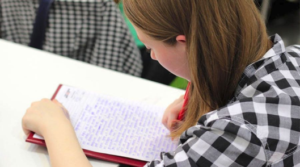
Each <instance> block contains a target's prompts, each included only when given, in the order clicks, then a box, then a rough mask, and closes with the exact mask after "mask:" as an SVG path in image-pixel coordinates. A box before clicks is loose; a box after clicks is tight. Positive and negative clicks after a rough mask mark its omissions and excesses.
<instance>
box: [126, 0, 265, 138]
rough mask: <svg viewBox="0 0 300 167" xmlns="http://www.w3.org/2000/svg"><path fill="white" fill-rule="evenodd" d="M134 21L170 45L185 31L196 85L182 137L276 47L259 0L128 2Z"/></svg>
mask: <svg viewBox="0 0 300 167" xmlns="http://www.w3.org/2000/svg"><path fill="white" fill-rule="evenodd" d="M123 3H124V11H125V13H126V15H127V17H128V18H129V19H130V20H131V22H132V23H133V24H134V25H135V26H137V27H138V28H140V29H141V30H142V31H143V32H144V33H146V34H147V35H149V36H150V37H152V38H154V39H156V40H159V41H164V42H165V43H167V44H169V45H173V44H175V43H176V36H178V35H185V37H186V49H187V57H188V62H189V67H190V76H191V85H190V89H189V101H188V105H187V108H186V112H185V116H184V119H183V121H182V123H181V124H180V126H178V127H177V129H175V130H174V131H173V132H172V133H171V136H172V137H178V136H180V134H181V133H183V131H185V130H186V129H187V128H189V127H191V126H193V125H195V124H196V123H197V121H198V120H199V119H200V117H201V116H202V115H203V114H206V113H207V112H209V111H212V110H215V109H218V108H219V107H222V106H224V105H226V104H227V103H228V102H229V101H230V99H232V98H233V96H234V92H235V90H236V88H237V84H238V81H239V80H240V77H241V75H242V73H243V70H244V69H245V68H246V66H247V65H249V64H251V63H253V62H255V61H257V60H259V59H260V58H261V57H262V56H263V55H264V54H265V53H266V51H267V50H268V49H269V48H270V41H269V39H268V35H267V32H266V28H265V24H264V22H263V21H262V19H261V16H260V13H259V11H258V10H257V8H256V6H255V3H254V1H253V0H124V1H123Z"/></svg>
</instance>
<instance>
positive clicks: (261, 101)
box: [23, 0, 300, 167]
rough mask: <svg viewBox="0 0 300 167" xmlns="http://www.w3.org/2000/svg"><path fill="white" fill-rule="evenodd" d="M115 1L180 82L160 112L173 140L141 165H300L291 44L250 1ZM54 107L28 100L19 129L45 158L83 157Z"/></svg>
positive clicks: (65, 161) (61, 161)
mask: <svg viewBox="0 0 300 167" xmlns="http://www.w3.org/2000/svg"><path fill="white" fill-rule="evenodd" d="M124 8H125V12H126V14H127V16H128V18H129V19H130V20H131V21H132V23H133V25H134V26H135V28H136V30H137V33H138V36H139V38H140V39H141V41H142V42H143V43H144V44H145V45H146V47H147V48H148V49H149V50H151V57H152V58H153V59H155V60H157V61H158V62H159V63H160V64H162V65H163V66H164V67H165V68H166V69H168V70H169V71H171V72H172V73H174V74H176V75H178V76H180V77H183V78H186V79H187V80H189V82H190V85H189V89H188V91H187V95H186V98H184V97H180V98H179V99H178V100H176V101H175V102H174V103H172V104H171V105H170V106H169V107H168V109H167V110H166V111H165V115H164V118H163V123H164V124H165V125H166V126H167V127H168V128H169V129H170V130H171V136H172V137H179V136H180V144H179V145H178V148H177V149H176V150H174V152H170V153H163V154H162V157H161V158H162V159H161V160H154V161H152V162H150V163H149V164H147V165H148V166H172V167H173V166H182V167H187V166H204V167H208V166H218V167H220V166H234V167H235V166H254V167H259V166H274V167H283V166H299V165H300V159H299V157H300V147H299V141H300V140H299V137H300V67H299V66H300V56H299V55H300V46H299V45H298V46H296V45H295V46H291V47H287V48H285V46H284V44H283V41H282V40H281V38H280V36H279V35H273V36H271V37H270V38H268V36H267V33H266V28H265V25H264V23H263V21H262V20H261V17H260V14H259V12H258V10H257V9H256V6H255V4H254V2H253V0H242V1H241V0H238V1H233V0H226V1H225V0H222V1H219V0H209V1H207V0H185V1H182V0H172V1H171V0H151V1H148V0H147V1H141V0H125V1H124ZM184 99H186V105H185V106H184V107H183V109H184V110H183V111H185V112H184V114H183V119H182V120H181V121H180V122H179V121H176V118H177V117H178V114H179V111H180V110H181V106H182V104H184V101H185V100H184ZM62 111H63V110H62V106H61V105H60V104H59V103H58V102H56V101H54V102H51V101H50V100H42V101H39V102H35V103H33V104H32V106H31V107H30V108H29V109H28V110H27V113H26V114H25V116H24V117H23V128H24V131H25V133H26V134H28V132H29V131H34V132H36V133H38V134H40V135H42V136H44V138H45V140H46V142H47V147H48V150H49V155H50V159H51V163H52V166H54V167H58V166H64V167H66V166H72V167H74V166H81V167H83V166H90V164H89V162H88V160H87V159H86V158H85V156H84V154H83V152H82V150H81V148H80V146H79V144H78V142H77V139H76V136H75V133H74V130H73V127H72V126H71V124H70V122H69V120H68V119H67V117H66V116H64V112H62ZM54 122H55V123H54ZM54 134H55V135H54ZM55 136H59V139H58V138H57V137H55Z"/></svg>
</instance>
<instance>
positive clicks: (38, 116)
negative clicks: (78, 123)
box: [22, 99, 71, 136]
mask: <svg viewBox="0 0 300 167" xmlns="http://www.w3.org/2000/svg"><path fill="white" fill-rule="evenodd" d="M68 117H69V114H68V112H67V110H66V109H65V108H64V107H63V106H62V105H61V104H60V103H59V102H58V101H56V100H53V101H51V100H49V99H42V100H41V101H37V102H33V103H32V104H31V106H30V107H29V108H28V109H27V111H26V113H25V115H24V116H23V119H22V127H23V131H24V133H25V134H26V135H28V134H29V133H30V131H33V132H35V133H36V134H38V135H40V136H44V135H45V133H47V131H51V130H54V131H55V130H57V129H59V128H61V127H62V126H70V125H71V122H70V120H69V119H68Z"/></svg>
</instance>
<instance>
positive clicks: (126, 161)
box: [26, 84, 146, 167]
mask: <svg viewBox="0 0 300 167" xmlns="http://www.w3.org/2000/svg"><path fill="white" fill-rule="evenodd" d="M61 86H62V85H61V84H60V85H59V86H58V88H57V89H56V91H55V93H54V95H53V96H52V98H51V100H53V99H55V97H56V95H57V93H58V91H59V90H60V88H61ZM33 135H34V133H33V132H31V133H30V134H29V136H28V137H27V139H26V142H29V143H34V144H38V145H41V146H46V143H45V140H42V139H36V138H33ZM83 152H84V153H85V155H86V156H88V157H93V158H97V159H101V160H105V161H110V162H116V163H121V164H126V165H131V166H137V167H140V166H144V165H145V164H146V162H145V161H140V160H136V159H131V158H126V157H120V156H115V155H109V154H103V153H98V152H93V151H89V150H85V149H83Z"/></svg>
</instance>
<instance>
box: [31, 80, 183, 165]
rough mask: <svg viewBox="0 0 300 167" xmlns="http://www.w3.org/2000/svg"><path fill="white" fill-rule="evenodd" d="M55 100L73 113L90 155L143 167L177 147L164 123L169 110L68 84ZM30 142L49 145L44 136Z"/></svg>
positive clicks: (80, 135) (77, 131) (83, 146)
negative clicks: (164, 114)
mask: <svg viewBox="0 0 300 167" xmlns="http://www.w3.org/2000/svg"><path fill="white" fill-rule="evenodd" d="M52 99H56V100H58V101H59V102H60V103H62V104H63V106H64V107H65V108H66V109H67V110H68V111H69V114H70V120H71V122H72V125H73V127H74V129H75V132H76V135H77V138H78V140H79V143H80V145H81V147H82V148H83V150H84V152H85V154H86V155H87V156H90V157H94V158H99V159H102V160H107V161H112V162H117V163H123V164H128V165H133V166H143V165H145V163H146V162H147V161H151V160H154V159H157V158H159V156H160V153H161V152H169V151H174V150H175V148H176V146H177V142H175V141H172V140H171V139H170V138H169V137H167V135H168V134H169V132H168V130H167V129H166V128H165V127H164V126H163V125H162V124H161V119H162V115H163V113H164V110H165V108H162V107H159V106H155V105H151V104H146V103H141V102H135V101H130V100H126V99H121V98H117V97H112V96H107V95H101V94H96V93H93V92H89V91H85V90H82V89H78V88H75V87H70V86H65V85H59V87H58V88H57V90H56V92H55V94H54V95H53V97H52ZM26 141H27V142H31V143H35V144H39V145H44V146H45V145H46V144H45V142H44V140H43V138H42V137H40V136H38V135H35V134H33V133H32V134H30V135H29V137H28V138H27V140H26Z"/></svg>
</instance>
